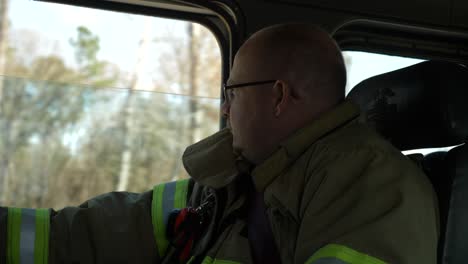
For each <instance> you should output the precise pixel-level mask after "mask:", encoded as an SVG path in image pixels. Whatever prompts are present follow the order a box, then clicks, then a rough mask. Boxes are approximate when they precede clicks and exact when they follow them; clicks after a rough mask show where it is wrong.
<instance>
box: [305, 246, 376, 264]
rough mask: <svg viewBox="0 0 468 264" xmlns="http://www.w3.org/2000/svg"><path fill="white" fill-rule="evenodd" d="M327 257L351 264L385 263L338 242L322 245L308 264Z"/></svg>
mask: <svg viewBox="0 0 468 264" xmlns="http://www.w3.org/2000/svg"><path fill="white" fill-rule="evenodd" d="M325 258H327V259H331V260H332V259H339V260H342V261H344V262H346V263H349V264H385V262H383V261H381V260H379V259H376V258H374V257H371V256H369V255H366V254H363V253H359V252H357V251H355V250H353V249H350V248H348V247H345V246H341V245H337V244H329V245H326V246H324V247H322V248H321V249H319V250H318V251H317V252H315V254H314V255H313V256H312V257H310V258H309V259H308V260H307V261H306V264H313V263H318V262H319V260H321V259H325ZM321 263H323V262H321ZM325 263H326V262H325ZM330 263H333V262H330Z"/></svg>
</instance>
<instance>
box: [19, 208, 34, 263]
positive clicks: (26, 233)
mask: <svg viewBox="0 0 468 264" xmlns="http://www.w3.org/2000/svg"><path fill="white" fill-rule="evenodd" d="M35 239H36V210H34V209H21V231H20V263H21V264H33V263H34V242H35Z"/></svg>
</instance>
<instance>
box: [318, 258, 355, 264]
mask: <svg viewBox="0 0 468 264" xmlns="http://www.w3.org/2000/svg"><path fill="white" fill-rule="evenodd" d="M310 264H349V263H348V262H344V261H343V260H341V259H337V258H321V259H317V260H316V261H313V262H311V263H310Z"/></svg>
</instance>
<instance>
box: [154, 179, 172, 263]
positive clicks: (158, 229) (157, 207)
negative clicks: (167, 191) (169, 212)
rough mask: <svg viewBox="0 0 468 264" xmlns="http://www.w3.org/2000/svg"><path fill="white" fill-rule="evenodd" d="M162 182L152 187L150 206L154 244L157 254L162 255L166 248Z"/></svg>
mask: <svg viewBox="0 0 468 264" xmlns="http://www.w3.org/2000/svg"><path fill="white" fill-rule="evenodd" d="M164 186H165V185H164V184H160V185H156V186H155V187H154V189H153V201H152V206H151V215H152V218H153V231H154V239H155V241H156V246H157V247H158V252H159V256H160V257H163V256H164V252H165V251H166V248H167V244H168V242H167V239H166V234H165V232H164V231H165V230H166V224H165V223H164V221H163V220H164V218H163V216H162V215H163V211H162V207H163V193H164Z"/></svg>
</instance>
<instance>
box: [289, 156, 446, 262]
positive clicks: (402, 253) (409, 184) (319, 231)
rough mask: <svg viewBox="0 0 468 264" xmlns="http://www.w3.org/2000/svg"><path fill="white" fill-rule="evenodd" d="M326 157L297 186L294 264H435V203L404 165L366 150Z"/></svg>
mask: <svg viewBox="0 0 468 264" xmlns="http://www.w3.org/2000/svg"><path fill="white" fill-rule="evenodd" d="M326 159H328V161H326V162H325V164H327V166H323V167H322V168H321V169H317V170H314V171H311V172H310V173H311V174H313V177H314V178H313V179H312V178H310V179H311V180H310V182H312V181H315V180H316V179H317V178H319V179H320V183H319V184H316V183H315V184H311V183H310V182H309V184H306V187H305V191H304V196H303V200H302V203H301V204H302V207H301V220H300V221H301V222H300V228H299V231H298V237H297V242H296V250H295V261H294V262H295V263H321V264H327V263H352V264H357V263H359V264H367V263H372V264H377V263H395V264H409V263H430V264H435V263H436V253H437V239H438V213H437V204H436V198H435V194H434V191H433V189H432V186H431V184H430V182H429V181H428V179H427V177H426V176H425V175H424V173H423V172H422V171H420V170H419V169H418V168H417V166H415V165H414V164H413V163H412V161H410V160H409V159H407V158H406V157H405V156H403V155H401V153H399V152H397V151H394V152H392V151H388V152H384V151H379V150H376V149H371V148H361V149H359V150H355V151H354V152H352V153H335V154H334V155H332V154H330V155H328V157H327V158H326ZM317 186H318V187H317Z"/></svg>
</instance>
